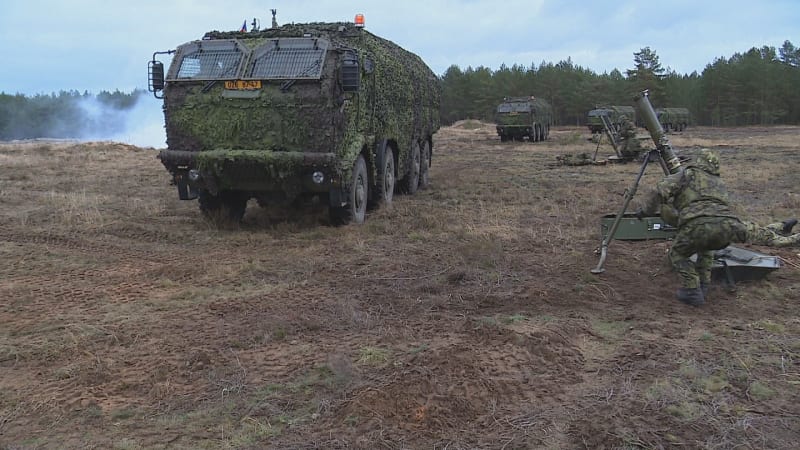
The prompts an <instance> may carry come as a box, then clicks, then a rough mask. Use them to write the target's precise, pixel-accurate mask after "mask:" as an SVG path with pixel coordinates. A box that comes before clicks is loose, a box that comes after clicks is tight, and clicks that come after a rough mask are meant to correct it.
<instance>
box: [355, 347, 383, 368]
mask: <svg viewBox="0 0 800 450" xmlns="http://www.w3.org/2000/svg"><path fill="white" fill-rule="evenodd" d="M389 356H390V352H389V350H386V349H383V348H377V347H363V348H361V350H359V356H358V363H359V364H363V365H367V366H382V365H384V364H386V363H387V362H389Z"/></svg>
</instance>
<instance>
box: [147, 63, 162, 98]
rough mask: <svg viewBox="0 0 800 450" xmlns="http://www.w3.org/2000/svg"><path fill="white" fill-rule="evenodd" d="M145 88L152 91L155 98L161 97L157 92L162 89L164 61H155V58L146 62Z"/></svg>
mask: <svg viewBox="0 0 800 450" xmlns="http://www.w3.org/2000/svg"><path fill="white" fill-rule="evenodd" d="M147 78H148V84H147V89H148V90H149V91H150V92H152V93H153V94H154V95H155V96H156V98H161V97H159V96H158V93H159V92H161V91H163V90H164V63H162V62H161V61H156V60H155V59H154V60H152V61H150V62H149V63H148V64H147Z"/></svg>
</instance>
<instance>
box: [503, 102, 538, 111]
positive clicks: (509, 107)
mask: <svg viewBox="0 0 800 450" xmlns="http://www.w3.org/2000/svg"><path fill="white" fill-rule="evenodd" d="M497 112H498V113H510V112H531V105H529V104H528V103H502V104H501V105H500V106H498V107H497Z"/></svg>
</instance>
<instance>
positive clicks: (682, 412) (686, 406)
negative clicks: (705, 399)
mask: <svg viewBox="0 0 800 450" xmlns="http://www.w3.org/2000/svg"><path fill="white" fill-rule="evenodd" d="M664 412H666V413H667V414H669V415H671V416H673V417H675V418H678V419H680V420H683V421H690V420H694V419H696V418H698V417H700V416H701V415H702V409H701V407H700V405H699V404H697V403H694V402H688V401H686V402H680V403H677V404H673V405H669V406H667V407H666V408H664Z"/></svg>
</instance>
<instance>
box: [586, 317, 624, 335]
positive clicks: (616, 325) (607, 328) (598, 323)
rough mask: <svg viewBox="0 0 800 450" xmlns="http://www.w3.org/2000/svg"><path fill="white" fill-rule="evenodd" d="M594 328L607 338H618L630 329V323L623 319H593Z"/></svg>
mask: <svg viewBox="0 0 800 450" xmlns="http://www.w3.org/2000/svg"><path fill="white" fill-rule="evenodd" d="M592 329H593V330H594V332H595V333H597V334H598V335H600V336H601V337H603V338H605V339H618V338H620V337H621V336H622V335H623V334H625V331H626V330H627V329H628V324H627V323H626V322H623V321H619V320H615V321H605V320H593V321H592Z"/></svg>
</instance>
